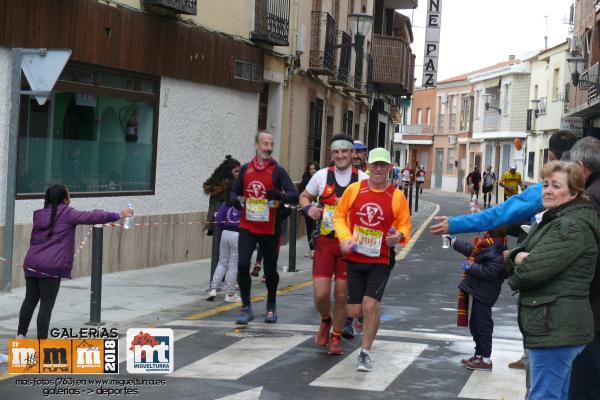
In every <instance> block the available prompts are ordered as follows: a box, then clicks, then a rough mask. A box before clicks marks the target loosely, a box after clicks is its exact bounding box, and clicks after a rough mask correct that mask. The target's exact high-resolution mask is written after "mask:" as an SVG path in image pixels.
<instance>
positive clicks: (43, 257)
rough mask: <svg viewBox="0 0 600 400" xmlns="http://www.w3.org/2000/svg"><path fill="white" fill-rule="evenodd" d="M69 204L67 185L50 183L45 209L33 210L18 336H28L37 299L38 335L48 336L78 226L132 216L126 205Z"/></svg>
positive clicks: (68, 265) (39, 336) (71, 267)
mask: <svg viewBox="0 0 600 400" xmlns="http://www.w3.org/2000/svg"><path fill="white" fill-rule="evenodd" d="M70 203H71V197H70V196H69V191H68V190H67V188H66V186H64V185H52V186H50V187H49V188H48V190H46V197H45V199H44V208H42V209H40V210H36V211H34V212H33V230H32V231H31V239H30V241H29V250H28V251H27V255H26V256H25V261H24V262H23V269H24V271H25V300H23V304H22V305H21V311H20V313H19V327H18V330H17V338H18V339H22V338H24V337H25V335H27V330H28V329H29V323H30V322H31V318H32V317H33V312H34V311H35V308H36V306H37V304H38V302H39V303H40V310H39V312H38V316H37V338H38V339H46V338H48V326H49V325H50V317H51V314H52V309H53V308H54V302H55V301H56V296H57V295H58V289H59V287H60V280H61V279H62V278H67V279H70V278H71V270H72V269H73V257H74V254H75V228H76V227H77V225H83V224H85V225H93V224H104V223H108V222H113V221H117V220H119V219H121V218H125V217H126V216H128V215H133V210H132V209H129V208H126V209H124V210H122V211H121V212H120V213H116V212H106V211H79V210H76V209H74V208H72V207H69V204H70Z"/></svg>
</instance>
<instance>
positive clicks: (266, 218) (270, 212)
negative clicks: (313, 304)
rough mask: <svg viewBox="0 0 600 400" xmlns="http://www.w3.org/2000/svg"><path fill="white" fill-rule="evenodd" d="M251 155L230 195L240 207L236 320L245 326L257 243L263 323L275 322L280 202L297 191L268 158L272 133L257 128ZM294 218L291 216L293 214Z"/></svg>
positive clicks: (249, 317) (290, 199)
mask: <svg viewBox="0 0 600 400" xmlns="http://www.w3.org/2000/svg"><path fill="white" fill-rule="evenodd" d="M254 149H255V151H256V155H255V157H254V158H253V159H252V161H250V162H249V163H247V164H244V166H242V169H241V171H240V175H239V177H238V179H237V180H236V181H235V184H234V185H233V190H232V194H231V198H232V200H233V201H235V202H236V203H235V204H236V206H237V208H240V209H241V215H240V233H239V241H238V285H239V286H240V293H241V295H242V308H241V312H240V316H239V317H238V319H237V323H238V324H240V325H247V324H248V322H249V321H252V320H253V319H254V313H253V312H252V307H251V304H250V290H251V284H252V281H251V278H250V263H251V261H252V253H253V252H254V249H255V248H256V243H258V244H259V246H260V250H261V251H262V254H263V264H264V265H263V267H264V272H265V276H266V284H267V307H266V314H265V322H266V323H275V322H277V310H276V301H277V286H278V285H279V274H278V273H277V255H278V251H279V244H280V237H281V221H282V218H283V217H284V215H285V214H284V211H283V208H284V204H286V203H289V204H297V203H298V193H297V192H296V187H295V186H294V184H293V182H292V180H291V179H290V176H289V175H288V173H287V171H286V170H285V169H284V168H283V167H281V166H279V164H277V162H276V161H275V160H274V159H273V158H272V157H271V154H272V152H273V136H272V135H271V134H270V133H268V132H266V131H260V132H258V133H257V134H256V136H255V138H254ZM294 217H295V215H294Z"/></svg>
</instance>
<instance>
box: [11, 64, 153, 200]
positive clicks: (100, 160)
mask: <svg viewBox="0 0 600 400" xmlns="http://www.w3.org/2000/svg"><path fill="white" fill-rule="evenodd" d="M159 85H160V83H159V79H158V78H154V77H148V76H140V75H137V74H131V73H124V72H120V71H115V70H107V69H99V68H95V67H91V66H87V65H79V64H77V65H75V64H69V65H68V66H67V67H66V68H65V70H64V71H63V72H62V74H61V76H60V78H59V81H58V82H57V84H56V86H55V88H54V93H53V95H52V97H51V98H49V100H48V101H47V102H46V103H45V104H44V105H43V106H40V105H38V104H37V102H36V101H35V100H33V99H28V98H26V97H23V98H22V100H21V115H20V124H19V141H18V177H17V196H18V198H38V197H41V196H42V194H43V193H44V192H45V190H46V189H47V188H48V186H49V185H50V184H51V183H62V184H64V185H66V186H67V187H68V188H69V190H70V192H71V193H73V194H75V195H76V196H77V194H94V195H95V196H98V195H103V194H107V193H112V195H114V193H123V194H129V193H132V192H133V193H135V194H152V193H153V192H154V176H155V165H156V136H157V134H156V132H157V126H156V122H157V121H158V115H157V113H158V103H157V102H158V93H159Z"/></svg>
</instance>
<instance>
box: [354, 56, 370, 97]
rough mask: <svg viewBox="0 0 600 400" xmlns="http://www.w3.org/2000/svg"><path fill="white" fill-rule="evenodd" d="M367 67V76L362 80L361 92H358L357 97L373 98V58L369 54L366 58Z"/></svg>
mask: <svg viewBox="0 0 600 400" xmlns="http://www.w3.org/2000/svg"><path fill="white" fill-rule="evenodd" d="M365 62H366V65H367V74H366V76H365V77H363V79H362V83H361V85H360V91H358V92H356V97H366V98H369V97H372V96H373V57H372V56H371V55H370V54H369V55H367V56H366V57H365Z"/></svg>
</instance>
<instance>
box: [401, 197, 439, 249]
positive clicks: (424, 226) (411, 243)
mask: <svg viewBox="0 0 600 400" xmlns="http://www.w3.org/2000/svg"><path fill="white" fill-rule="evenodd" d="M438 212H440V206H439V204H436V205H435V210H434V211H433V213H432V214H431V215H430V216H429V217H428V218H427V219H426V220H425V222H423V223H422V224H421V226H420V227H419V229H417V231H416V232H415V234H414V235H412V237H411V238H410V240H409V241H408V244H407V245H406V246H404V247H403V248H402V250H401V251H400V253H398V255H397V256H396V261H402V260H404V258H406V256H407V255H408V252H409V251H410V250H411V249H412V248H413V246H414V245H415V243H416V242H417V239H419V236H421V234H423V231H424V230H425V229H427V227H428V226H429V223H430V222H431V220H432V219H433V217H435V216H436V215H437V213H438Z"/></svg>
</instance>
